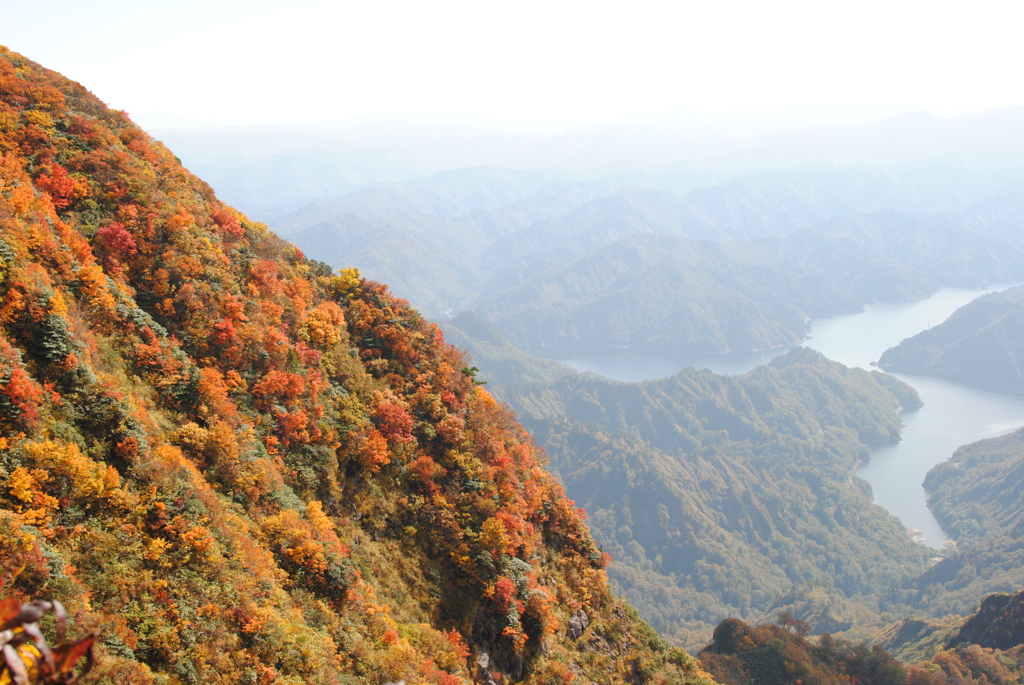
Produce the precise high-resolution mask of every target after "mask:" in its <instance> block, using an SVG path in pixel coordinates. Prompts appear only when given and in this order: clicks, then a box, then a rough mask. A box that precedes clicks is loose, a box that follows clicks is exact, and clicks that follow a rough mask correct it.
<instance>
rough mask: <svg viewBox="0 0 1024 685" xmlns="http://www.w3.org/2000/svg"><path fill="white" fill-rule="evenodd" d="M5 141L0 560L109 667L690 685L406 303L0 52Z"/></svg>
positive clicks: (576, 516) (504, 414) (480, 394)
mask: <svg viewBox="0 0 1024 685" xmlns="http://www.w3.org/2000/svg"><path fill="white" fill-rule="evenodd" d="M0 152H2V157H0V294H2V297H0V302H2V305H0V471H2V474H3V481H4V487H3V488H2V491H0V561H2V565H3V568H4V574H5V575H6V576H7V577H8V579H9V583H8V585H7V588H6V592H7V593H8V594H9V595H10V596H14V597H16V598H23V599H24V598H44V597H45V598H49V599H55V600H60V601H61V602H63V603H64V605H65V606H67V608H68V610H69V612H70V614H71V615H72V618H73V621H74V624H75V626H76V629H78V630H91V629H99V630H100V631H101V633H100V640H99V642H100V648H99V655H98V657H99V659H98V665H97V669H96V671H97V672H98V674H99V679H100V681H101V682H119V683H132V684H134V683H168V684H170V683H214V682H218V683H240V682H264V683H270V682H277V683H298V682H308V683H318V684H320V683H349V682H368V683H381V682H386V681H399V680H403V679H404V680H406V681H407V682H430V683H437V684H444V685H454V684H455V683H464V682H466V683H468V682H470V681H473V680H476V681H479V682H484V683H493V682H496V681H497V680H501V681H502V682H505V681H506V679H512V680H524V681H525V682H531V683H542V682H543V683H548V682H570V681H573V680H574V679H575V682H600V683H606V682H630V683H641V682H655V681H656V682H708V681H707V680H706V677H705V676H704V675H703V674H702V672H701V671H700V670H699V669H698V668H697V667H696V666H695V664H694V662H693V661H692V659H690V658H689V657H688V656H687V655H686V654H685V653H683V652H682V651H680V650H678V649H674V648H670V647H668V646H667V645H666V644H665V643H664V642H663V641H662V640H661V639H660V638H659V637H658V636H657V634H655V633H654V632H653V631H652V630H651V629H650V628H649V627H648V626H647V625H646V624H644V623H643V622H642V621H641V620H639V619H638V618H637V617H636V614H635V612H634V611H633V610H632V609H631V608H629V607H628V606H626V605H625V604H623V603H622V602H620V601H619V600H617V599H616V598H615V597H614V596H613V595H612V594H611V593H610V592H609V589H608V584H607V581H606V577H605V572H604V569H603V567H604V565H605V563H606V558H605V557H603V556H602V554H601V552H600V550H599V548H598V547H597V545H596V544H595V542H594V541H593V539H592V538H591V536H590V533H589V532H588V530H587V528H586V525H585V524H584V523H583V521H582V517H581V514H580V513H579V512H578V511H577V509H576V508H575V506H574V505H573V503H572V502H571V501H570V500H568V499H567V498H566V497H565V495H564V494H563V492H562V488H561V486H560V485H559V484H558V483H557V482H556V481H555V479H554V478H553V477H552V476H551V475H549V474H548V473H547V472H546V471H545V470H544V467H543V460H542V457H541V455H540V454H539V453H538V450H537V448H536V447H535V446H534V444H533V441H532V440H531V439H530V437H529V436H528V435H527V434H526V433H525V431H524V430H523V428H522V427H521V426H520V425H519V424H518V423H516V420H515V418H514V416H513V415H512V413H511V412H510V411H508V410H507V409H506V408H503V407H502V406H501V405H499V404H498V403H497V402H496V401H495V400H494V399H493V398H492V397H491V395H490V394H488V393H487V392H486V391H485V390H484V389H483V388H482V387H480V386H479V385H477V384H476V383H474V381H473V378H472V372H471V370H470V369H467V368H465V367H466V366H467V364H466V360H465V358H464V357H463V355H462V353H460V352H458V351H457V350H455V349H454V348H452V347H450V346H448V345H447V344H445V342H444V340H443V336H442V335H441V333H440V331H439V330H438V329H437V328H436V327H434V326H432V325H430V324H428V323H426V322H425V321H424V320H423V319H422V318H421V317H420V316H419V315H418V314H417V313H416V312H415V311H414V310H413V309H411V308H410V307H409V305H408V303H406V302H405V301H404V300H400V299H398V298H396V297H394V296H393V295H392V294H390V292H389V291H388V289H387V288H386V287H385V286H383V285H381V284H379V283H376V282H373V281H368V280H365V279H361V278H359V276H358V273H357V272H356V271H354V270H347V271H343V272H342V273H340V274H335V273H332V271H331V269H330V268H329V267H328V266H326V265H325V264H323V263H321V262H317V261H314V260H310V259H307V258H306V257H304V256H303V254H302V253H301V252H300V251H299V250H298V249H297V248H295V247H294V246H292V245H289V244H287V243H285V242H283V241H281V240H280V239H278V238H277V237H275V236H274V235H273V234H271V233H269V232H268V231H267V229H266V228H265V227H264V226H263V225H261V224H257V223H253V222H251V221H249V220H248V219H247V218H246V217H245V216H244V215H242V214H240V213H238V212H236V211H235V210H233V209H232V208H231V207H228V206H226V205H224V204H223V203H221V202H219V201H218V200H217V199H216V197H214V195H213V193H212V192H211V190H210V188H209V187H208V186H207V185H205V184H204V183H203V182H202V181H200V180H199V179H197V178H196V177H194V176H192V175H191V174H190V173H188V172H187V171H186V170H185V169H184V168H182V167H181V165H180V164H179V162H178V161H177V159H176V158H175V157H174V156H173V154H172V153H171V152H170V151H168V150H167V149H166V148H165V147H164V146H162V145H161V144H160V143H157V142H155V141H154V140H152V139H151V138H150V137H149V136H148V135H146V134H145V133H144V132H143V131H142V130H140V129H139V128H138V127H136V126H135V125H133V124H132V123H131V121H129V119H128V118H127V117H126V116H125V115H124V114H123V113H120V112H114V111H111V110H108V109H107V108H106V107H104V106H103V105H102V103H100V102H99V101H98V100H96V99H95V98H94V97H93V96H92V95H91V94H90V93H88V91H86V90H85V89H84V88H83V87H82V86H80V85H78V84H76V83H73V82H71V81H68V80H67V79H65V78H63V77H61V76H60V75H59V74H56V73H54V72H52V71H48V70H46V69H44V68H42V67H40V66H39V65H37V64H34V63H32V62H30V61H28V60H26V59H25V58H23V57H21V56H20V55H17V54H14V53H11V52H9V51H8V50H7V49H5V48H4V49H0ZM502 674H503V675H502Z"/></svg>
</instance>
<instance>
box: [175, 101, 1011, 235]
mask: <svg viewBox="0 0 1024 685" xmlns="http://www.w3.org/2000/svg"><path fill="white" fill-rule="evenodd" d="M1022 117H1024V108H1020V107H1016V108H1005V109H1001V110H994V111H990V112H984V113H980V114H965V115H962V116H959V117H954V118H951V119H945V118H942V117H937V116H934V115H931V114H928V113H925V112H918V113H913V114H903V115H898V116H895V117H890V118H888V119H885V120H883V121H879V122H877V123H874V124H869V125H867V126H852V127H851V126H816V127H814V128H813V129H807V128H804V129H803V130H790V131H783V130H775V131H770V132H769V131H765V130H764V128H763V127H760V126H755V127H753V128H752V127H751V125H750V124H751V123H752V122H751V121H749V120H748V121H732V122H730V123H727V124H724V125H723V122H722V120H721V119H720V118H717V120H716V121H709V120H707V118H706V117H700V116H698V117H697V120H692V119H691V118H690V117H689V116H688V115H685V114H684V115H682V117H681V118H676V117H675V116H673V115H668V116H667V117H665V119H663V120H660V121H649V122H616V123H613V124H610V125H608V126H607V127H604V128H597V129H587V130H578V129H575V130H570V131H566V132H564V133H561V134H557V135H536V134H514V133H510V132H508V131H489V130H481V129H474V128H469V127H458V126H415V125H412V124H408V123H404V122H375V123H369V124H365V125H360V126H354V127H353V126H345V125H344V124H340V122H339V123H337V124H335V125H331V124H310V125H306V126H303V125H295V124H292V125H284V126H279V127H262V128H252V127H235V128H220V129H205V130H204V129H178V130H162V131H160V132H159V133H158V134H157V137H158V138H160V139H161V140H165V141H166V142H168V143H169V144H170V146H171V147H172V148H173V149H174V150H176V151H177V153H178V155H179V156H181V158H182V159H184V160H185V162H186V164H187V165H188V166H189V168H191V169H193V170H194V171H197V172H199V174H200V175H201V176H202V177H203V178H205V179H207V180H208V181H209V182H211V183H212V184H213V185H214V186H215V187H216V188H218V189H219V190H221V192H222V196H223V197H224V198H225V199H227V200H229V201H230V202H232V203H235V204H237V205H238V206H241V207H243V208H245V209H247V210H250V211H251V212H252V215H253V216H256V217H257V218H260V219H265V220H268V221H270V220H272V219H273V220H274V222H273V223H272V225H273V226H274V227H275V228H276V227H277V224H276V219H277V218H278V217H280V216H282V215H283V214H284V213H286V212H289V211H291V210H292V209H294V208H296V207H297V206H300V205H302V204H308V203H310V202H313V201H320V200H325V199H329V198H332V197H336V196H338V195H341V194H344V193H347V192H349V191H351V190H354V189H358V188H361V187H363V186H366V185H368V184H370V183H374V182H377V183H380V182H395V181H411V180H413V179H422V178H423V177H428V176H431V175H432V174H435V173H437V172H440V171H447V170H459V171H460V172H465V171H467V170H472V169H476V168H479V167H481V166H491V167H502V168H504V169H506V170H508V171H510V172H517V171H519V170H558V171H566V170H568V171H569V172H571V176H572V177H574V178H575V179H580V178H583V179H588V178H593V177H594V175H595V173H594V172H595V170H597V171H599V172H600V176H601V177H618V178H621V179H623V180H622V181H621V182H620V183H619V185H618V186H617V187H619V188H625V187H631V188H651V189H662V190H671V191H672V192H676V193H687V192H689V191H690V190H693V189H695V188H701V187H707V186H711V185H716V184H723V183H726V182H731V181H733V180H736V181H738V182H739V183H742V184H745V185H747V186H756V187H757V188H758V189H759V191H763V194H764V196H766V197H772V198H778V197H780V196H781V195H780V194H781V193H787V194H788V195H789V197H791V198H792V200H786V203H787V204H792V205H794V206H799V205H800V203H806V205H805V206H809V207H810V209H811V213H812V214H813V213H814V212H818V211H821V212H824V213H826V214H828V215H829V216H837V215H841V214H847V213H850V212H872V211H879V210H890V209H891V210H896V211H903V212H908V213H914V214H931V213H934V212H955V211H958V210H961V209H963V208H964V207H966V206H967V205H970V204H971V203H973V202H977V201H979V200H983V199H984V198H986V197H987V196H990V195H992V194H993V193H998V192H1003V191H1005V189H1006V187H1007V186H1008V185H1009V184H1012V183H1013V182H1020V181H1021V180H1024V167H1022V165H1021V161H1020V160H1021V159H1022V158H1024V155H1022V154H1021V153H1020V151H1021V150H1022V149H1024V148H1022V143H1021V142H1020V129H1021V123H1020V122H1021V119H1022ZM741 118H742V117H741ZM791 123H793V124H795V123H796V122H791ZM764 170H771V171H770V172H769V173H767V174H766V173H764ZM773 202H775V200H773ZM752 204H753V205H755V206H756V204H757V203H756V202H755V203H752Z"/></svg>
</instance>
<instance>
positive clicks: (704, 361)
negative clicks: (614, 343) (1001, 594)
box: [559, 286, 1024, 547]
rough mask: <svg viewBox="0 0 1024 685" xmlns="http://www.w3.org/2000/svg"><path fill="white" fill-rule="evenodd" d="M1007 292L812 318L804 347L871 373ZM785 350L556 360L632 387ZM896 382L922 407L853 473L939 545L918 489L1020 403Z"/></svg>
mask: <svg viewBox="0 0 1024 685" xmlns="http://www.w3.org/2000/svg"><path fill="white" fill-rule="evenodd" d="M1006 287H1009V286H999V287H994V288H991V289H989V290H986V291H978V290H964V289H959V288H943V289H942V290H940V291H939V292H937V293H936V294H935V295H933V296H931V297H929V298H927V299H924V300H915V301H912V302H895V303H885V304H877V305H869V306H867V307H865V309H864V311H863V312H859V313H857V314H847V315H843V316H837V317H834V318H831V319H816V320H814V321H812V322H811V333H810V336H811V337H810V339H809V340H808V341H807V342H806V343H804V344H805V346H807V347H810V348H813V349H816V350H818V351H819V352H821V353H822V354H824V355H825V356H826V357H828V358H830V359H834V360H836V361H838V362H841V363H843V364H846V365H847V366H857V367H861V368H864V369H871V368H873V367H872V366H871V362H874V361H877V360H878V358H879V357H880V356H881V355H882V352H884V351H885V350H887V349H888V348H890V347H892V346H894V345H897V344H899V343H900V341H902V340H903V339H904V338H908V337H910V336H913V335H915V334H917V333H919V332H920V331H922V330H925V329H927V328H931V327H932V326H936V325H938V324H940V323H942V322H943V321H944V320H945V319H946V318H947V317H948V316H949V315H950V314H952V313H953V312H954V311H955V310H956V309H957V308H958V307H961V306H962V305H965V304H967V303H968V302H970V301H971V300H973V299H974V298H976V297H979V296H981V295H983V294H984V293H986V292H991V291H993V290H1002V289H1005V288H1006ZM784 352H786V350H775V351H770V352H760V353H748V354H734V355H718V356H710V357H709V356H701V357H659V356H657V355H650V354H643V353H637V352H635V351H632V350H628V349H625V350H605V351H596V352H595V351H589V352H575V353H574V354H571V355H564V356H562V358H560V359H559V361H561V362H563V363H565V364H568V365H570V366H572V367H574V368H576V369H578V370H580V371H593V372H595V373H599V374H601V375H603V376H607V377H609V378H615V379H618V380H621V381H627V382H635V381H639V380H644V379H646V378H664V377H667V376H671V375H673V374H675V373H678V372H679V371H680V370H681V369H684V368H686V367H688V366H695V367H697V368H708V369H711V370H712V371H715V372H716V373H726V374H739V373H745V372H746V371H749V370H750V369H752V368H753V367H755V366H757V365H758V364H763V363H765V362H767V361H769V360H770V359H772V358H773V357H775V356H777V355H779V354H782V353H784ZM896 376H897V377H898V378H901V379H902V380H904V381H906V382H907V383H909V384H910V385H912V386H913V387H914V388H916V389H917V391H918V393H920V395H921V399H922V400H923V401H924V406H923V407H921V408H920V409H916V410H913V411H907V412H904V415H903V423H904V429H903V432H902V437H903V440H902V442H899V443H897V444H894V445H886V446H884V447H880V448H878V449H875V450H873V451H872V454H871V461H869V462H868V463H867V464H865V465H864V466H863V467H862V468H861V470H860V471H859V475H860V476H861V477H862V478H864V479H865V480H867V481H868V482H869V483H870V484H871V487H872V489H873V490H874V494H875V501H876V502H878V503H879V504H881V505H882V506H884V507H885V508H886V509H888V510H889V511H890V512H892V513H893V514H895V515H896V516H898V517H899V518H900V520H901V521H903V523H904V525H906V526H907V527H908V528H912V529H916V530H918V531H920V536H921V539H923V541H924V542H925V543H927V544H929V545H931V546H933V547H940V546H941V545H942V543H943V542H944V541H945V539H946V536H945V535H944V534H943V532H942V528H941V527H940V526H939V524H938V522H937V521H936V520H935V517H934V516H932V513H931V511H930V510H929V509H928V507H927V505H926V502H925V493H924V488H922V487H921V483H922V482H923V481H924V477H925V474H926V473H927V472H928V470H929V469H931V468H932V467H933V466H934V465H935V464H937V463H939V462H941V461H944V460H946V459H948V458H949V457H950V456H951V455H952V454H953V452H954V451H955V450H956V448H957V447H960V446H961V445H965V444H967V443H971V442H975V441H977V440H981V439H984V438H990V437H993V436H996V435H1001V434H1003V433H1006V432H1008V431H1011V430H1013V429H1015V428H1018V427H1020V426H1022V425H1024V399H1022V398H1020V397H1015V396H1011V395H1003V394H1000V393H994V392H987V391H984V390H978V389H975V388H969V387H966V386H962V385H957V384H955V383H950V382H948V381H944V380H940V379H937V378H929V377H921V376H906V375H902V374H896Z"/></svg>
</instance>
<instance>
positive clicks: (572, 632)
mask: <svg viewBox="0 0 1024 685" xmlns="http://www.w3.org/2000/svg"><path fill="white" fill-rule="evenodd" d="M588 627H590V617H589V616H587V612H585V611H584V610H583V609H580V610H579V611H577V612H576V613H575V614H573V615H572V616H571V617H570V618H569V627H568V629H567V630H566V633H567V634H568V635H569V638H570V639H572V640H575V639H577V638H579V636H580V635H582V634H583V631H584V630H586V629H587V628H588Z"/></svg>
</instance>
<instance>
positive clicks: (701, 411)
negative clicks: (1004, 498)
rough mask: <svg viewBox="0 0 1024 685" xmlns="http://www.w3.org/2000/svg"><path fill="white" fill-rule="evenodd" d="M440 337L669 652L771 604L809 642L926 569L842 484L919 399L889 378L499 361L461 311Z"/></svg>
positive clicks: (799, 353) (811, 369) (802, 357)
mask: <svg viewBox="0 0 1024 685" xmlns="http://www.w3.org/2000/svg"><path fill="white" fill-rule="evenodd" d="M459 325H461V326H463V327H464V328H459V327H458V326H459ZM445 328H446V330H447V331H448V336H449V338H450V339H452V340H453V341H455V342H456V344H458V345H466V346H467V347H469V349H470V350H471V351H473V352H474V353H476V350H480V351H481V354H480V356H479V357H477V358H476V361H475V362H474V363H479V364H480V365H481V368H482V369H483V371H482V372H481V374H480V375H481V377H483V378H486V379H487V380H488V381H489V382H490V386H489V387H493V388H494V390H495V392H497V393H498V394H499V396H500V397H501V398H503V399H506V400H508V401H509V402H510V403H511V404H512V406H514V407H515V408H516V410H517V412H518V415H519V417H520V420H521V421H523V423H524V425H525V426H527V428H528V429H530V430H531V432H533V433H534V435H536V436H537V439H538V441H540V442H541V444H543V445H544V446H545V447H546V449H547V451H548V454H549V455H550V459H551V465H552V467H553V468H554V469H555V470H556V472H557V473H558V474H559V476H560V477H561V478H562V480H563V482H564V483H565V486H566V489H567V492H568V493H569V495H570V496H571V497H573V498H575V499H576V501H578V502H580V503H581V504H583V505H584V507H585V508H586V510H587V512H588V513H589V515H590V522H591V527H592V530H593V531H594V534H595V536H596V537H597V539H598V541H599V542H600V544H601V545H602V546H603V548H604V549H605V550H607V551H609V552H610V553H611V555H612V558H613V561H612V563H611V565H610V567H609V571H610V573H611V577H612V580H613V581H614V583H615V584H616V587H618V588H620V589H621V591H622V592H623V594H624V596H626V597H627V598H629V600H630V601H631V602H632V603H633V604H634V605H635V606H636V607H637V608H638V609H639V610H640V612H641V614H642V615H644V616H645V617H646V618H647V619H648V620H649V621H651V623H652V624H653V625H654V626H655V627H656V628H657V629H658V630H659V631H660V632H661V633H662V634H663V635H665V636H666V637H669V638H670V639H672V640H674V641H676V642H677V643H679V644H683V645H686V646H688V647H699V646H700V645H701V644H703V643H704V642H705V641H706V640H707V639H708V636H709V635H710V631H711V629H712V628H713V627H714V626H715V625H716V624H717V623H718V622H720V621H721V620H722V619H724V618H726V617H729V616H736V617H740V618H743V619H745V620H758V619H761V618H763V617H764V616H766V615H768V614H769V613H771V612H772V611H774V610H777V609H780V608H785V609H789V610H791V611H793V613H794V614H795V615H797V616H798V617H799V618H801V619H802V620H806V621H807V622H808V623H809V624H810V625H811V627H812V629H813V630H815V631H826V630H827V631H832V632H835V631H841V630H845V629H847V628H850V627H851V626H852V625H854V624H860V623H870V622H873V621H880V620H881V619H879V618H878V616H877V614H876V612H877V611H878V610H879V608H880V603H881V600H882V598H883V597H884V596H886V595H887V594H888V593H889V592H891V591H893V590H895V589H897V588H899V587H900V585H901V584H903V583H906V582H909V581H910V580H912V579H913V578H916V577H917V576H918V575H919V574H921V573H922V572H924V571H925V570H926V569H927V567H928V561H927V558H928V556H929V555H930V552H928V551H927V550H926V549H925V548H924V547H922V546H919V545H916V544H914V543H913V542H912V541H911V540H910V537H909V536H908V535H907V532H906V530H905V529H904V528H903V526H901V525H900V524H899V522H898V521H897V520H896V519H895V518H893V517H892V516H890V515H889V514H888V513H886V512H885V511H884V510H883V509H881V508H880V507H877V506H875V505H874V504H872V499H871V493H870V488H868V487H867V485H866V483H864V482H863V481H860V480H859V479H855V478H853V476H854V472H855V470H856V468H857V466H858V464H859V463H860V462H861V461H862V460H863V459H865V458H867V456H868V445H872V444H880V443H884V442H888V441H892V440H896V439H898V436H899V428H900V419H899V413H898V411H899V409H900V407H903V408H908V409H909V408H914V407H916V406H919V404H920V400H919V399H918V397H917V394H916V393H915V392H914V391H913V390H912V389H911V388H910V387H909V386H907V385H905V384H903V383H902V382H900V381H898V380H896V379H895V378H893V377H891V376H886V375H883V374H880V373H877V372H876V373H868V372H865V371H862V370H859V369H847V368H845V367H843V366H841V365H840V364H837V363H835V362H830V361H828V360H826V359H824V358H823V357H822V356H821V355H819V354H818V353H816V352H813V351H811V350H806V349H797V350H794V351H793V352H791V353H790V354H788V355H786V356H784V357H781V358H779V359H776V360H775V361H774V362H772V363H771V364H769V365H767V366H763V367H758V368H757V369H755V370H754V371H751V372H750V373H748V374H745V375H743V376H738V377H729V376H719V375H715V374H713V373H710V372H708V371H696V370H694V369H687V370H684V371H682V372H680V373H679V374H678V375H676V376H674V377H672V378H666V379H662V380H658V381H645V382H643V383H634V384H627V383H619V382H616V381H612V380H609V379H605V378H601V377H599V376H596V375H593V374H577V373H574V372H571V371H570V372H568V373H567V372H566V371H565V369H564V368H559V367H557V366H555V367H550V366H546V365H544V362H543V360H532V359H531V358H530V357H529V356H528V355H526V354H525V353H523V352H521V351H520V352H519V353H518V355H510V354H508V350H509V348H510V347H511V344H510V343H508V342H507V340H504V341H503V340H502V338H501V336H500V333H498V332H497V331H495V330H494V328H493V327H489V326H488V325H487V324H486V323H484V322H482V321H480V320H479V319H476V318H474V317H472V316H471V315H463V316H460V317H458V318H457V319H455V320H453V321H451V322H449V323H447V324H445ZM470 331H472V332H470ZM496 357H497V358H498V359H499V360H500V361H501V362H502V363H498V364H495V363H494V362H493V361H492V360H493V359H494V358H496ZM895 611H896V613H895V614H894V615H895V616H902V615H903V614H901V613H898V610H895Z"/></svg>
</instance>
